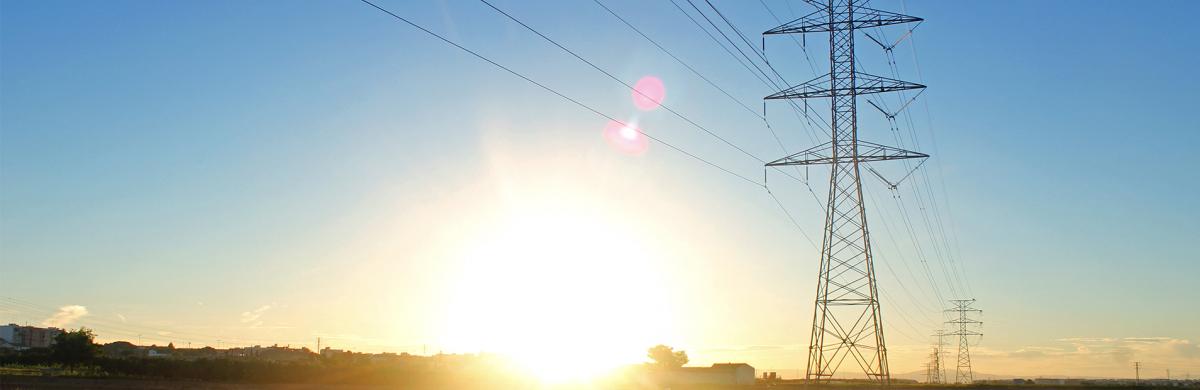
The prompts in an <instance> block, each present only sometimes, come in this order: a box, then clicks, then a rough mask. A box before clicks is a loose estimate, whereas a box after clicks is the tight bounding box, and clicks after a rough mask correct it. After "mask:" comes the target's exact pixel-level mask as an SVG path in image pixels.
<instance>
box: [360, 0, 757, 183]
mask: <svg viewBox="0 0 1200 390" xmlns="http://www.w3.org/2000/svg"><path fill="white" fill-rule="evenodd" d="M359 1H361V2H363V3H364V4H367V5H369V6H371V7H373V8H375V9H377V10H379V11H381V12H383V13H385V14H388V15H389V16H391V17H393V18H395V19H396V20H399V21H401V22H404V23H405V24H408V25H409V26H412V27H413V28H416V29H418V30H421V31H422V32H424V33H426V34H429V35H430V36H433V37H434V38H437V39H438V40H441V41H442V42H445V43H446V44H448V45H451V46H454V47H456V48H458V49H459V50H462V51H464V52H466V53H467V54H470V55H472V56H474V57H475V58H478V59H480V60H483V61H485V62H487V63H489V64H492V65H493V66H496V67H497V68H500V69H502V70H504V71H505V72H508V73H509V74H512V75H513V76H517V77H518V78H521V79H522V80H525V81H526V82H529V83H530V84H533V85H535V86H537V87H539V88H541V89H543V90H546V91H547V92H550V93H552V94H554V95H555V96H558V97H560V98H562V99H563V100H566V101H568V102H571V103H572V104H575V105H576V106H579V107H581V108H583V109H585V110H587V111H590V112H592V113H593V114H596V115H598V116H600V117H603V118H605V119H608V120H611V121H614V122H617V123H619V124H621V125H623V126H626V127H629V128H631V129H633V130H635V131H637V132H638V133H639V134H641V135H644V136H646V138H649V139H651V140H654V141H655V142H658V143H660V144H663V145H666V146H667V147H669V148H671V149H674V150H675V151H677V152H679V153H682V154H684V155H686V156H688V157H691V158H693V159H695V160H697V161H700V162H703V163H705V164H708V165H709V166H712V167H713V168H717V169H719V170H721V171H724V172H725V173H728V174H730V175H733V176H735V177H737V178H739V179H742V180H743V181H745V182H747V183H750V184H753V185H755V186H758V187H762V184H761V183H759V182H756V181H754V180H753V179H750V178H748V177H746V176H743V175H741V174H739V173H737V172H734V171H732V170H730V169H728V168H725V167H723V166H721V165H718V164H716V163H714V162H711V161H708V160H706V159H704V158H701V157H700V156H697V155H695V154H692V153H690V152H688V151H686V150H683V149H682V148H679V147H677V146H675V145H672V144H671V143H668V142H666V141H664V140H662V139H661V138H658V137H655V136H652V135H650V134H647V133H646V132H645V131H643V130H642V129H638V128H634V127H632V126H629V125H628V124H626V123H625V122H624V121H620V120H617V119H616V118H615V117H613V116H611V115H608V114H605V113H603V112H601V111H600V110H597V109H595V108H592V107H591V106H589V105H587V104H584V103H582V102H580V101H578V100H575V99H574V98H571V97H569V96H567V95H564V94H562V93H561V92H558V91H557V90H555V89H553V88H550V87H549V86H546V85H545V84H542V83H540V82H537V81H536V80H534V79H532V78H529V76H526V75H524V74H522V73H519V72H517V71H515V70H512V69H511V68H509V67H507V66H504V65H501V64H500V63H498V62H496V61H493V60H491V59H490V58H487V57H484V56H483V55H482V54H479V53H477V52H475V51H473V50H471V49H468V48H466V47H465V46H462V45H460V44H458V43H456V42H454V41H452V40H450V39H449V38H446V37H444V36H442V35H441V34H438V33H435V32H433V31H432V30H429V29H427V28H425V27H423V26H421V25H419V24H417V23H415V22H413V21H411V20H408V19H407V18H404V17H402V16H400V15H397V14H395V13H393V12H392V11H388V10H387V9H385V8H383V7H380V6H378V5H376V4H375V3H372V2H371V1H370V0H359ZM739 149H740V148H739ZM751 156H753V155H751ZM755 159H756V160H757V159H758V158H757V157H755ZM760 161H761V160H760Z"/></svg>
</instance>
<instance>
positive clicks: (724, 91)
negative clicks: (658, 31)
mask: <svg viewBox="0 0 1200 390" xmlns="http://www.w3.org/2000/svg"><path fill="white" fill-rule="evenodd" d="M592 1H594V2H595V3H596V5H599V6H600V8H604V10H605V11H608V13H609V14H610V15H612V16H613V17H615V18H617V20H620V21H621V23H623V24H624V25H625V26H626V27H629V29H631V30H633V31H634V32H636V33H637V34H638V35H640V36H641V37H642V38H645V39H646V41H647V42H650V43H651V44H653V45H654V47H657V48H658V50H661V51H662V52H663V53H666V55H668V56H670V57H671V58H673V59H674V60H675V61H676V62H678V63H679V64H680V65H683V67H685V68H687V69H688V70H689V71H691V72H692V73H693V74H695V75H696V76H697V77H700V78H701V79H702V80H704V81H705V82H707V83H708V85H711V86H712V87H713V88H716V89H717V90H718V91H721V93H723V94H725V96H726V97H728V98H729V100H732V101H733V102H734V103H737V104H738V105H739V106H742V108H745V109H746V111H749V112H750V114H751V115H754V116H755V117H757V118H759V119H762V120H764V121H765V120H767V117H765V116H763V115H761V114H759V113H758V111H754V109H753V108H750V106H747V105H746V104H745V103H742V101H741V100H738V99H737V98H735V97H733V95H732V94H730V93H729V91H726V90H725V88H721V86H719V85H717V83H715V82H713V81H712V80H710V79H709V78H708V77H705V76H704V75H703V74H700V72H699V71H697V70H696V68H693V67H692V66H691V65H689V64H688V63H687V62H686V61H684V60H682V59H680V58H679V57H677V56H676V55H675V54H673V53H671V51H669V50H667V48H665V47H663V45H661V44H659V43H658V41H655V40H654V39H652V38H650V36H648V35H646V33H643V32H642V30H640V29H638V28H637V27H634V26H633V24H631V23H629V21H628V20H625V18H624V17H622V16H621V15H619V14H617V12H616V11H613V10H612V9H611V8H609V7H608V6H607V5H605V4H604V3H603V2H601V1H600V0H592Z"/></svg>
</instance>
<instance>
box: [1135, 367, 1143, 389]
mask: <svg viewBox="0 0 1200 390" xmlns="http://www.w3.org/2000/svg"><path fill="white" fill-rule="evenodd" d="M1141 383H1142V362H1133V384H1134V385H1135V386H1136V385H1140V384H1141Z"/></svg>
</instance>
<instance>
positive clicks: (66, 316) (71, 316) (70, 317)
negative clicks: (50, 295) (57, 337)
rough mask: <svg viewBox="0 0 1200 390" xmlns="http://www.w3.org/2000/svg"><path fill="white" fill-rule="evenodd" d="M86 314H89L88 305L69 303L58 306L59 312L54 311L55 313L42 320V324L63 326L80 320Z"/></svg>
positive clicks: (56, 326)
mask: <svg viewBox="0 0 1200 390" xmlns="http://www.w3.org/2000/svg"><path fill="white" fill-rule="evenodd" d="M86 315H88V310H87V308H86V307H83V306H80V305H67V306H63V307H60V308H58V312H57V313H54V315H52V316H50V318H47V319H46V320H45V321H42V326H50V327H55V328H62V327H65V326H67V325H70V324H71V323H72V322H75V320H78V319H79V318H80V317H83V316H86Z"/></svg>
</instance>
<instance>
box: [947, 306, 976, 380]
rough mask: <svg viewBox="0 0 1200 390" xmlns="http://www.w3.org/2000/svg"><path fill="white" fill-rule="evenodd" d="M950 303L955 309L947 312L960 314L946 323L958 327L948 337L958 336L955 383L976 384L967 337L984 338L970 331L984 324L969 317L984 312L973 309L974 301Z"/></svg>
mask: <svg viewBox="0 0 1200 390" xmlns="http://www.w3.org/2000/svg"><path fill="white" fill-rule="evenodd" d="M950 303H952V304H954V308H953V309H947V310H946V311H947V312H955V313H958V318H955V319H952V320H950V321H946V323H947V324H953V325H957V326H958V329H957V330H955V331H954V332H951V333H947V335H951V336H958V368H957V369H956V370H955V375H954V383H957V384H967V385H969V384H971V383H974V382H975V373H974V372H973V371H972V370H971V350H970V349H971V348H970V346H971V343H970V340H968V339H967V337H968V336H983V333H980V332H976V331H973V330H970V329H969V326H971V325H982V324H983V322H981V321H978V320H973V319H971V318H970V317H968V315H969V314H970V313H983V310H979V309H974V308H971V304H973V303H975V300H974V299H952V300H950Z"/></svg>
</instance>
